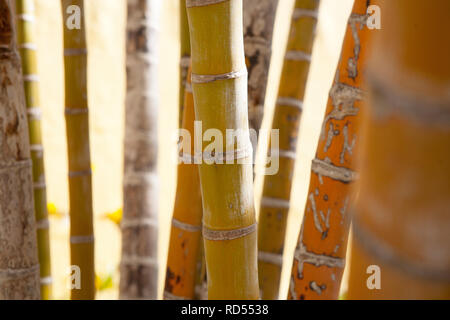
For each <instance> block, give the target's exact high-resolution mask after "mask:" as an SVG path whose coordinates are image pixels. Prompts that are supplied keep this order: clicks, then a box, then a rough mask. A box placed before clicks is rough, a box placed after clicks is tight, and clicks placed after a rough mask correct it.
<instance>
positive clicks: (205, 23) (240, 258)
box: [186, 0, 259, 299]
mask: <svg viewBox="0 0 450 320" xmlns="http://www.w3.org/2000/svg"><path fill="white" fill-rule="evenodd" d="M186 3H187V8H188V17H189V29H190V35H191V46H192V86H193V92H194V102H195V114H196V120H197V121H200V122H201V124H202V127H203V130H209V129H217V130H218V131H219V132H220V134H221V135H222V137H225V136H226V134H225V133H226V129H234V130H237V129H238V130H237V132H234V133H236V136H237V139H227V141H226V143H224V145H226V152H223V151H224V150H223V148H222V146H218V147H217V148H212V146H211V145H209V146H207V147H206V150H205V149H202V150H205V152H204V153H202V154H203V158H204V159H203V161H202V164H200V165H199V167H200V169H199V170H200V181H201V188H202V189H201V190H202V197H203V210H204V212H203V238H204V245H205V256H206V266H207V274H208V298H209V299H258V297H259V289H258V269H257V250H256V246H257V240H256V236H257V234H256V224H255V212H254V204H253V175H252V164H251V161H250V160H251V157H252V147H251V143H250V135H249V130H248V114H247V113H248V111H247V72H246V67H245V58H244V41H243V25H242V0H188V1H187V2H186ZM228 132H230V131H228ZM216 133H217V132H216ZM222 137H220V136H217V137H216V139H217V140H218V141H217V144H219V145H220V142H221V141H220V140H221V138H222ZM230 140H231V141H230ZM235 140H237V143H235V142H236V141H235ZM236 144H237V146H236ZM205 146H206V143H205ZM211 149H213V150H211ZM207 150H209V151H207ZM197 153H198V150H197V149H196V154H197ZM225 160H228V161H227V162H233V164H229V163H223V162H224V161H225ZM242 160H245V161H242ZM205 161H206V162H205ZM212 162H214V163H212ZM221 162H222V163H221ZM239 162H241V163H239ZM242 162H244V163H242Z"/></svg>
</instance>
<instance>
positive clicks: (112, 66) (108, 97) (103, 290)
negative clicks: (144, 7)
mask: <svg viewBox="0 0 450 320" xmlns="http://www.w3.org/2000/svg"><path fill="white" fill-rule="evenodd" d="M150 1H161V2H162V4H163V5H162V12H161V15H162V19H161V26H160V31H161V36H160V43H159V44H158V45H159V48H160V60H159V61H160V65H159V70H160V71H159V84H160V102H161V103H160V113H159V129H158V130H159V137H160V149H159V155H158V157H159V159H160V161H159V169H158V171H159V174H160V182H161V187H160V190H161V191H160V202H159V207H160V210H159V218H160V234H159V259H160V274H159V276H160V282H159V284H160V287H159V292H160V297H161V293H162V289H163V285H164V281H163V279H164V276H165V263H166V256H167V246H168V237H169V227H170V219H171V215H172V208H173V200H174V193H175V184H176V164H175V163H174V161H167V159H172V158H171V156H172V153H173V151H174V148H176V142H175V141H174V140H172V139H171V138H172V137H173V132H175V130H176V128H177V122H178V88H177V85H178V74H179V71H178V65H179V42H178V38H179V36H178V34H179V25H178V12H179V11H178V5H179V0H150ZM244 1H245V0H244ZM321 2H322V5H321V11H320V16H319V25H318V30H317V39H316V43H315V49H314V53H313V60H312V67H311V74H310V79H309V83H308V87H307V93H306V98H305V109H304V110H305V111H304V114H303V118H302V123H301V132H300V139H299V146H298V161H297V165H296V171H295V176H294V185H293V189H292V196H291V198H292V207H291V212H290V217H289V221H288V230H287V241H286V251H285V253H286V254H285V263H284V268H283V274H282V288H281V294H280V297H281V298H282V299H285V298H286V296H287V288H288V278H289V275H290V271H291V265H292V257H293V251H294V248H295V245H296V241H297V236H298V232H299V228H300V223H301V217H302V215H303V208H304V205H305V200H306V193H307V188H308V184H309V173H310V162H311V159H312V158H313V156H314V153H315V148H316V143H317V139H318V137H319V134H320V128H321V123H322V119H323V113H324V110H325V107H326V101H327V96H328V91H329V88H330V86H331V83H332V79H333V76H334V71H335V68H336V64H337V62H338V59H339V53H340V47H341V44H342V38H343V34H344V31H345V26H346V19H347V17H348V15H349V13H350V10H351V5H352V3H353V0H339V1H336V0H322V1H321ZM279 3H280V5H279V9H278V12H277V19H276V28H275V32H274V41H273V60H272V65H271V70H270V76H269V85H268V92H267V99H266V117H265V119H264V124H263V128H269V127H270V123H271V116H272V111H273V107H274V101H275V98H276V93H277V88H278V82H279V77H280V72H281V65H282V62H283V55H284V49H285V44H286V40H287V33H288V31H289V23H290V16H291V11H292V8H293V4H294V0H279ZM35 4H36V16H37V19H36V28H37V44H38V48H39V52H38V59H39V60H38V68H39V73H40V79H41V82H40V86H41V88H40V89H41V107H42V109H43V138H44V148H45V165H46V179H47V186H48V202H49V204H50V209H51V210H50V211H51V212H50V213H51V219H50V228H51V251H52V252H51V253H52V271H53V277H54V298H56V299H68V298H69V290H68V288H67V284H68V279H69V265H70V261H69V260H70V259H69V220H68V185H67V156H66V153H67V150H66V136H65V121H64V92H63V88H64V87H63V54H62V21H61V7H60V1H56V0H35ZM85 4H86V27H87V39H88V50H89V108H90V134H91V160H92V167H93V199H94V212H95V237H96V243H95V250H96V272H97V275H98V277H99V289H100V290H99V291H98V294H97V298H98V299H117V297H118V283H119V277H118V267H119V261H120V249H121V242H120V240H121V239H120V238H121V236H120V230H119V228H118V226H117V225H116V224H114V223H113V222H112V221H111V220H109V219H107V218H105V215H106V214H108V213H114V212H115V211H117V210H119V209H120V208H121V207H122V161H123V160H122V159H123V155H122V152H123V129H124V101H125V60H124V59H125V55H124V53H125V31H124V30H125V19H126V0H85ZM261 151H264V150H259V152H258V155H259V156H261V155H262V152H261ZM261 182H262V177H261V176H257V177H256V182H255V183H256V185H255V193H256V194H255V203H256V204H257V203H258V202H259V198H260V193H261V190H262V188H261V187H262V184H261ZM344 286H345V284H344Z"/></svg>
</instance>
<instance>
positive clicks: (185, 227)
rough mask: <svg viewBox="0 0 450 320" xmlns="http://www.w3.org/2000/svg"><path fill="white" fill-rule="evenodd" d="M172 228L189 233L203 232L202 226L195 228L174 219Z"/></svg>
mask: <svg viewBox="0 0 450 320" xmlns="http://www.w3.org/2000/svg"><path fill="white" fill-rule="evenodd" d="M172 226H174V227H175V228H178V229H181V230H183V231H187V232H199V231H201V230H202V226H195V225H192V224H189V223H185V222H181V221H180V220H177V219H175V218H172Z"/></svg>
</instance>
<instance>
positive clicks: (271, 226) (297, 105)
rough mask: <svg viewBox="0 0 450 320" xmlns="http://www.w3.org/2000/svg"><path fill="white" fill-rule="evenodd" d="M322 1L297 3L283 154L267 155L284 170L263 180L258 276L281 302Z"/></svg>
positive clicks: (284, 101)
mask: <svg viewBox="0 0 450 320" xmlns="http://www.w3.org/2000/svg"><path fill="white" fill-rule="evenodd" d="M318 9H319V0H297V1H296V2H295V7H294V12H293V14H292V22H291V28H290V32H289V39H288V44H287V48H286V54H285V58H284V64H283V71H282V74H281V79H280V87H279V90H278V98H277V102H276V106H275V113H274V118H273V121H272V129H278V130H279V141H278V149H275V148H274V149H273V150H272V147H273V146H272V143H271V144H270V146H271V147H270V148H269V150H268V153H269V154H271V156H278V157H279V166H278V167H279V169H278V172H277V173H276V174H274V175H266V176H265V177H264V187H263V194H262V200H261V203H260V214H259V220H258V250H259V254H258V259H259V263H258V272H259V285H260V288H261V292H262V299H266V300H274V299H278V291H279V286H280V276H281V268H282V261H283V251H284V240H285V236H286V223H287V218H288V213H289V207H290V195H291V186H292V172H293V170H294V167H295V155H296V153H297V150H296V148H297V137H298V131H299V125H300V119H301V115H302V107H303V98H304V96H305V89H306V82H307V79H308V74H309V67H310V63H311V52H312V48H313V42H314V35H315V30H316V25H317V15H318Z"/></svg>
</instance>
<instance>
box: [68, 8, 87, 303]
mask: <svg viewBox="0 0 450 320" xmlns="http://www.w3.org/2000/svg"><path fill="white" fill-rule="evenodd" d="M61 9H62V16H63V30H64V32H63V34H64V73H65V77H64V80H65V117H66V135H67V151H68V160H69V166H68V167H69V202H70V207H69V210H70V263H71V265H72V266H77V267H78V268H79V269H74V270H79V271H80V273H79V275H80V279H79V280H80V283H79V284H80V286H77V281H74V282H73V283H72V290H71V299H72V300H92V299H95V268H94V226H93V210H92V182H91V178H92V177H91V176H92V171H91V160H90V147H89V116H88V93H87V49H86V34H85V33H86V27H85V14H84V1H83V0H62V1H61ZM78 18H79V19H80V25H79V27H80V28H78V27H77V25H76V22H75V25H72V24H71V22H74V20H72V19H78ZM75 21H76V20H75ZM74 274H75V275H77V274H78V272H77V271H75V273H74Z"/></svg>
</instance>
